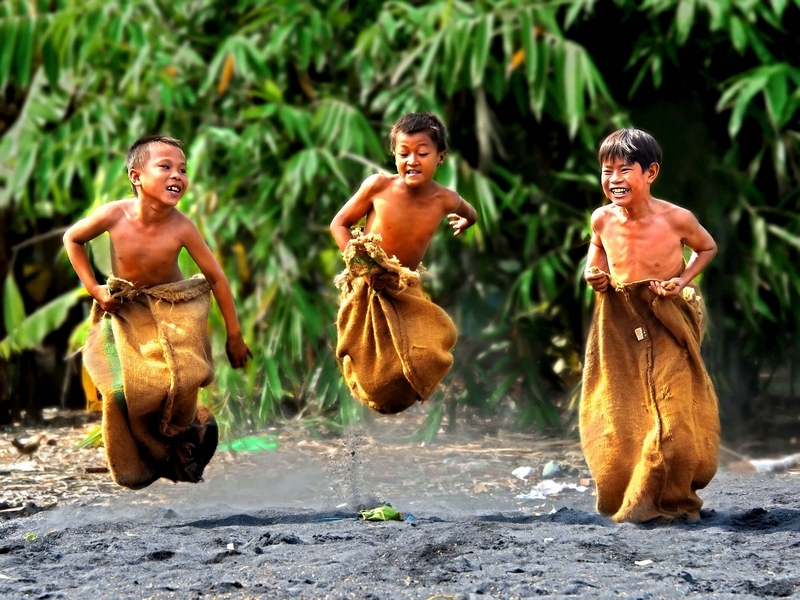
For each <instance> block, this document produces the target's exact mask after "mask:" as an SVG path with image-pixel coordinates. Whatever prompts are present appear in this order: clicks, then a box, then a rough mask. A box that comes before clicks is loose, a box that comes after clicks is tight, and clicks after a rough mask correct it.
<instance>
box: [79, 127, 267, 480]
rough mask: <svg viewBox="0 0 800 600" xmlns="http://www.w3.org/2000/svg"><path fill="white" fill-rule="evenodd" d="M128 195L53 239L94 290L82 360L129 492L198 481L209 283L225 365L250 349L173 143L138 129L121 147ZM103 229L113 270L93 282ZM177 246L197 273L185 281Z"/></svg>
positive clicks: (206, 442)
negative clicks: (195, 215)
mask: <svg viewBox="0 0 800 600" xmlns="http://www.w3.org/2000/svg"><path fill="white" fill-rule="evenodd" d="M127 170H128V178H129V180H130V182H131V186H132V188H133V194H134V198H132V199H128V200H118V201H116V202H110V203H108V204H105V205H103V206H100V207H99V208H97V209H96V210H94V211H93V212H92V213H91V214H89V215H88V216H87V217H86V218H84V219H81V220H80V221H78V222H77V223H75V224H74V225H73V226H72V227H70V228H69V229H68V230H67V232H66V233H65V234H64V247H65V249H66V252H67V255H68V256H69V260H70V262H71V263H72V266H73V268H74V269H75V272H76V273H77V274H78V277H79V278H80V280H81V282H82V283H83V285H84V286H85V287H86V289H87V291H88V292H89V294H91V296H92V297H93V298H94V300H95V301H94V304H93V306H92V316H91V321H92V323H91V326H90V330H89V332H88V334H87V339H86V344H85V346H84V349H83V359H84V366H85V367H86V369H87V371H88V373H89V375H90V376H91V377H92V380H93V382H94V384H95V385H96V386H97V388H98V391H99V392H100V393H101V395H102V396H103V438H104V442H105V447H106V454H107V456H108V460H109V465H110V468H111V472H112V475H113V476H114V479H115V481H116V482H117V483H119V484H120V485H124V486H127V487H131V488H133V489H139V488H142V487H145V486H147V485H149V484H150V483H152V482H153V481H155V480H156V479H158V478H159V477H166V478H168V479H172V480H173V481H192V482H197V481H199V480H200V478H201V476H202V471H203V469H204V468H205V465H206V464H207V463H208V461H209V460H210V459H211V456H212V455H213V453H214V450H215V448H216V442H217V431H216V424H215V422H214V418H213V415H211V413H209V412H208V411H207V410H206V409H205V408H204V407H202V406H198V405H197V392H198V389H199V388H200V387H202V386H204V385H208V384H209V383H210V382H211V381H212V379H213V377H214V368H213V363H212V360H211V348H210V344H209V339H208V333H207V320H208V309H209V305H210V300H209V294H208V292H209V291H211V292H212V293H213V294H214V297H215V298H216V300H217V303H218V305H219V308H220V312H221V313H222V317H223V319H224V321H225V327H226V330H227V342H226V344H225V350H226V353H227V355H228V358H229V360H230V363H231V365H232V366H233V367H234V368H240V367H243V366H245V364H246V363H247V360H248V358H249V357H251V356H252V353H251V352H250V349H249V348H248V347H247V345H246V344H245V342H244V339H243V338H242V333H241V329H240V326H239V320H238V317H237V315H236V308H235V306H234V301H233V295H232V293H231V288H230V285H229V283H228V280H227V278H226V277H225V274H224V273H223V272H222V268H221V267H220V265H219V263H218V262H217V260H216V258H214V255H213V254H212V252H211V250H210V249H209V247H208V246H207V245H206V243H205V241H204V240H203V238H202V237H201V235H200V232H199V231H198V229H197V227H196V226H195V225H194V224H193V223H192V222H191V221H190V220H189V219H188V218H187V217H186V216H185V215H184V214H183V213H181V212H180V211H179V210H178V209H177V208H176V205H177V204H178V202H179V201H180V199H181V198H182V197H183V195H184V194H185V193H186V188H187V187H188V185H189V179H188V176H187V174H186V159H185V157H184V154H183V151H182V150H181V142H180V141H178V140H176V139H174V138H170V137H165V136H146V137H143V138H141V139H139V140H137V141H136V142H135V143H134V144H133V145H132V146H131V148H130V150H129V151H128V157H127ZM105 232H108V234H109V238H110V248H111V269H112V272H113V275H112V276H111V277H110V278H109V280H108V284H107V285H101V284H99V283H98V282H97V280H96V279H95V274H94V272H93V270H92V267H91V265H90V263H89V256H88V253H87V251H86V246H85V245H86V243H87V242H89V241H90V240H92V239H94V238H96V237H98V236H99V235H101V234H103V233H105ZM183 248H185V249H186V250H187V252H188V253H189V255H190V256H191V257H192V259H194V261H195V263H197V266H198V267H199V268H200V270H201V271H202V273H203V276H196V277H193V278H192V279H189V280H187V279H185V278H184V276H183V273H181V270H180V268H179V267H178V256H179V254H180V252H181V250H182V249H183Z"/></svg>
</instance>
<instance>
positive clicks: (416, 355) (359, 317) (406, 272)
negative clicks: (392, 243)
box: [335, 234, 458, 414]
mask: <svg viewBox="0 0 800 600" xmlns="http://www.w3.org/2000/svg"><path fill="white" fill-rule="evenodd" d="M380 243H381V236H380V235H377V234H367V235H364V236H360V237H358V238H356V239H353V240H351V241H350V242H349V243H348V245H347V247H346V248H345V251H344V253H343V257H344V261H345V265H346V267H345V269H344V271H343V272H342V273H341V274H339V275H338V276H337V277H336V280H335V283H336V287H338V288H339V290H340V292H341V296H340V305H339V314H338V316H337V322H336V324H337V330H338V341H337V344H336V357H337V359H339V361H340V364H341V368H342V373H343V375H344V379H345V381H346V382H347V385H348V387H349V388H350V391H351V392H352V393H353V395H354V396H355V397H356V398H358V399H359V400H361V401H362V402H364V403H365V404H367V405H368V406H369V407H370V408H372V409H374V410H376V411H378V412H381V413H388V414H393V413H397V412H400V411H403V410H405V409H406V408H408V407H409V406H411V405H412V404H414V402H416V401H417V400H420V401H424V400H427V399H428V398H429V397H430V396H431V394H433V392H434V390H435V389H436V386H438V385H439V382H440V381H441V380H442V378H443V377H444V376H445V375H447V372H448V371H449V370H450V367H451V366H452V365H453V355H452V354H451V353H450V351H451V350H452V348H453V347H454V346H455V344H456V339H457V337H458V336H457V332H456V327H455V325H454V324H453V321H452V320H451V319H450V317H449V316H448V315H447V313H446V312H445V311H444V310H442V309H441V308H440V307H438V306H436V304H434V303H433V302H431V300H430V299H429V298H428V297H427V296H426V295H425V294H424V292H423V291H422V284H421V282H420V273H419V272H418V271H411V270H410V269H408V268H406V267H404V266H402V265H401V264H400V262H399V261H398V260H397V259H396V258H395V257H391V258H389V257H388V256H386V253H385V252H384V251H383V250H382V249H381V247H380Z"/></svg>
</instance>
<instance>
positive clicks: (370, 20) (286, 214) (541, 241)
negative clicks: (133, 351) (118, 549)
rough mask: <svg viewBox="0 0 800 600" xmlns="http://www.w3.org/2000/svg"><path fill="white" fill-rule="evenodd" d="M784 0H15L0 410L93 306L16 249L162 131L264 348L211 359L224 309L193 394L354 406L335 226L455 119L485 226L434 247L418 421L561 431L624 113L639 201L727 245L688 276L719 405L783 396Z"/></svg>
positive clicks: (246, 417)
mask: <svg viewBox="0 0 800 600" xmlns="http://www.w3.org/2000/svg"><path fill="white" fill-rule="evenodd" d="M798 12H800V0H770V1H768V2H765V1H760V0H614V1H613V2H596V1H595V0H564V1H552V2H543V1H524V0H483V1H478V2H462V1H456V0H433V1H431V2H404V1H386V2H382V1H378V0H360V1H357V2H356V1H351V2H347V1H343V0H331V1H328V2H324V1H311V0H291V1H288V0H280V1H273V2H268V3H267V2H261V1H259V0H231V1H230V2H227V3H220V2H216V1H214V0H175V1H173V2H169V3H168V2H163V1H161V0H134V1H130V2H124V3H123V2H116V1H110V0H7V1H6V2H5V3H3V4H2V5H0V51H1V52H2V54H0V90H2V92H3V93H2V96H1V97H0V135H2V137H1V138H0V157H2V162H0V221H2V223H0V225H2V231H3V239H2V243H0V276H2V277H4V279H5V286H4V288H3V312H4V328H5V334H6V335H7V337H6V338H5V340H4V341H3V342H2V343H0V355H2V357H3V358H4V360H5V361H6V363H5V365H4V366H3V368H2V369H0V370H2V373H0V402H6V403H8V402H10V398H12V397H13V395H14V393H15V386H19V385H21V384H20V383H19V381H20V377H19V374H18V372H19V369H17V367H15V365H18V364H19V360H20V357H21V356H25V354H26V353H30V352H32V351H33V350H34V349H36V348H41V347H42V345H43V344H47V342H48V340H50V339H51V338H52V336H53V335H54V334H55V333H56V332H58V330H59V328H68V329H69V330H70V331H71V330H72V328H73V327H74V323H73V322H72V321H71V320H70V319H69V318H68V317H69V315H70V314H74V312H75V311H76V310H84V311H85V309H86V306H87V304H86V302H87V300H86V299H85V294H81V293H80V291H79V290H75V286H76V284H77V278H75V277H74V275H73V274H72V273H71V272H70V270H69V268H68V266H65V262H64V257H63V255H57V254H56V258H55V259H54V258H52V256H48V257H47V259H46V260H44V261H43V260H42V256H41V254H42V252H43V251H41V250H32V248H34V247H38V246H43V245H44V246H46V241H47V240H50V239H51V238H52V237H54V236H55V235H56V234H57V233H58V232H59V231H60V230H61V228H63V227H64V226H66V225H68V224H70V223H71V222H74V220H76V219H77V218H79V217H81V216H82V215H84V214H86V212H87V211H89V210H90V209H91V208H92V207H94V206H96V205H97V204H98V203H101V202H104V201H108V200H111V199H116V198H120V197H124V196H126V195H127V194H128V185H127V180H126V177H125V174H124V155H125V152H126V149H127V147H128V146H129V144H130V143H131V142H132V141H133V140H134V139H136V138H137V137H139V136H140V135H142V134H144V133H148V132H153V133H155V132H160V133H164V134H168V135H173V136H176V137H180V138H182V139H184V140H186V142H187V146H186V153H187V157H188V163H189V169H190V177H191V181H192V184H191V188H190V190H189V192H188V193H187V195H186V197H185V198H184V200H183V202H182V205H181V208H182V209H183V210H184V211H185V212H186V213H187V214H189V216H190V217H191V218H192V219H193V220H194V221H195V222H196V223H197V224H198V226H199V227H200V229H201V231H202V232H203V234H204V235H205V237H206V239H207V240H208V242H209V244H210V245H211V247H212V249H213V250H214V252H215V253H216V255H217V256H218V258H219V260H220V262H221V263H222V265H223V267H224V268H225V270H226V273H227V274H228V276H229V278H230V280H231V283H232V286H233V289H234V293H235V296H236V298H237V304H238V309H239V314H240V318H241V320H242V325H243V329H244V332H245V336H246V339H247V340H248V341H249V343H250V345H251V347H252V348H253V349H254V350H255V354H256V356H255V360H254V361H252V364H251V365H250V366H249V367H248V369H247V370H245V371H233V370H232V369H230V368H229V367H228V366H227V364H226V361H225V359H224V352H223V337H222V336H223V332H224V329H223V324H222V322H221V318H220V317H219V315H218V313H216V312H215V313H214V314H213V317H212V331H213V336H214V347H215V351H216V352H217V353H218V355H217V357H216V358H217V361H216V362H217V365H218V378H217V382H216V384H215V385H214V386H213V387H212V388H211V389H210V390H208V392H207V393H206V397H205V401H206V402H207V403H208V404H210V405H211V406H212V407H213V408H214V409H215V410H216V411H218V413H219V415H220V417H221V419H222V421H223V423H224V424H225V426H226V427H228V428H232V429H237V430H239V429H250V430H258V429H260V428H263V427H264V426H265V425H267V424H269V423H271V422H272V421H273V420H275V419H276V418H282V417H286V416H298V417H303V418H306V419H325V420H326V422H327V423H328V424H330V425H333V424H335V423H342V422H346V421H347V420H348V419H350V418H354V417H357V416H358V412H359V411H358V407H356V406H355V405H354V404H353V403H352V401H350V400H349V398H348V396H347V393H346V391H345V390H344V389H343V387H342V385H341V382H340V377H339V373H338V370H337V366H336V363H335V360H334V358H333V352H332V349H333V344H334V342H335V330H334V327H333V323H334V318H335V310H336V296H335V290H334V289H333V285H332V280H333V277H334V275H335V274H336V273H337V272H338V270H339V269H340V268H341V266H342V265H341V261H340V256H339V253H338V250H337V248H336V246H335V244H334V243H333V240H332V239H331V237H330V235H329V232H328V229H327V226H328V223H329V222H330V220H331V218H332V217H333V215H334V214H335V212H336V211H337V210H338V208H339V207H340V206H341V205H342V204H343V203H344V202H345V201H346V200H347V199H348V198H349V196H350V195H351V194H352V193H353V192H354V191H355V190H356V189H357V187H358V185H359V183H360V182H361V180H363V179H364V178H365V177H366V176H367V175H369V174H370V173H373V172H375V171H376V170H380V169H384V170H387V171H391V170H393V166H392V161H391V157H390V156H389V154H388V144H387V140H386V134H387V132H388V130H389V128H390V126H391V124H392V122H393V121H394V120H395V119H397V118H398V117H400V116H401V115H402V114H404V113H406V112H409V111H418V110H434V111H436V112H437V113H439V114H440V115H442V117H443V118H444V119H445V121H446V123H447V125H448V127H449V130H450V142H451V148H452V150H451V152H450V154H449V157H448V159H447V161H446V162H445V165H444V166H443V167H442V168H441V169H440V171H439V174H438V176H437V177H438V179H439V181H441V182H442V183H444V184H445V185H448V186H453V187H455V188H456V189H457V190H458V191H459V193H460V194H461V195H462V196H464V197H465V198H467V199H468V200H469V201H470V202H471V203H472V204H473V205H475V206H476V208H477V209H478V211H479V218H480V220H479V225H478V226H477V227H475V228H473V229H472V230H470V232H469V233H468V235H466V236H465V237H463V238H459V239H452V238H451V236H449V235H448V233H447V232H446V230H445V228H444V227H443V231H442V232H441V234H440V235H438V236H437V238H436V239H435V241H434V243H433V244H432V246H431V249H430V251H429V254H428V255H427V257H426V259H425V262H426V265H427V267H428V269H429V273H430V278H429V280H428V290H429V291H430V293H431V294H432V296H433V298H434V300H435V301H436V302H437V303H439V304H440V305H442V306H443V307H444V308H445V309H446V310H448V312H449V313H450V314H451V315H452V316H453V317H454V319H455V321H456V323H457V325H458V326H459V329H460V332H461V337H460V340H459V344H458V347H457V349H456V363H455V365H456V366H455V367H454V370H453V372H452V373H451V374H450V375H449V376H448V378H447V379H446V380H445V382H444V388H443V392H442V393H441V394H440V395H439V396H438V398H437V399H435V400H434V401H433V402H432V408H431V411H430V417H429V421H428V430H427V435H431V434H432V433H433V432H435V431H436V430H437V429H438V427H439V425H440V422H441V420H442V419H443V418H444V416H445V415H447V414H449V415H450V417H451V418H450V421H449V422H450V423H451V424H452V423H454V422H455V420H454V419H453V418H452V417H453V416H454V415H455V414H456V413H457V411H458V410H459V407H462V406H469V407H472V408H474V409H475V410H476V411H478V412H479V413H480V414H485V415H493V414H498V413H499V414H503V415H510V417H511V419H513V420H514V422H515V423H516V425H518V426H520V427H530V426H532V425H533V424H536V425H538V426H539V427H549V426H562V425H569V423H570V419H571V418H572V413H571V412H570V408H571V407H573V408H574V402H575V400H576V399H577V398H578V397H579V387H578V382H579V379H580V369H581V360H582V348H583V339H584V335H585V331H586V329H587V327H588V323H589V318H590V309H591V302H592V297H591V293H590V291H589V290H587V288H586V286H585V285H584V284H583V282H582V279H581V272H582V261H583V258H584V255H585V252H586V243H587V241H588V220H589V215H590V214H591V211H592V209H593V208H595V207H596V206H598V205H599V204H600V203H601V202H602V201H603V198H602V193H601V192H600V189H599V184H598V177H597V172H598V167H597V164H596V159H595V152H596V148H597V146H598V144H599V142H600V141H601V140H602V138H603V137H604V136H605V135H606V134H608V133H610V132H611V131H613V130H614V129H616V128H618V127H620V126H628V125H634V126H638V127H642V128H644V129H647V130H649V131H650V132H652V133H653V134H654V135H655V136H656V137H657V138H658V139H659V140H660V141H661V143H662V146H663V147H664V151H665V161H664V165H663V167H662V174H661V176H660V178H659V180H658V181H657V183H656V187H655V189H654V193H655V194H656V195H658V196H660V197H663V198H666V199H669V200H671V201H674V202H676V203H678V204H681V205H683V206H686V207H688V208H690V209H692V210H693V211H694V212H695V213H696V214H697V216H698V217H699V219H700V220H701V222H702V223H703V224H704V225H705V226H706V227H707V228H708V229H709V231H710V232H711V233H712V235H714V237H715V238H716V239H717V241H718V243H719V246H720V253H719V255H718V256H717V258H716V259H715V261H714V263H713V264H712V266H711V267H710V268H709V269H708V270H707V272H706V273H705V274H704V276H703V279H702V282H701V283H702V286H703V288H704V291H705V295H706V298H707V302H708V306H709V309H710V317H711V319H710V330H709V331H710V334H709V339H708V342H707V345H706V354H707V358H708V366H709V368H710V371H711V373H712V376H713V377H714V379H715V382H716V383H717V387H718V392H719V394H720V398H721V403H722V409H723V416H725V417H727V418H730V419H740V418H742V417H746V416H747V414H748V411H749V410H750V409H751V406H752V402H753V400H754V399H756V398H759V397H762V396H764V395H765V394H775V393H780V394H783V395H786V396H793V395H794V379H795V364H796V359H795V358H794V353H795V348H796V346H797V328H796V322H797V317H798V314H800V313H799V311H800V309H798V306H800V303H798V294H799V292H800V278H799V277H798V271H797V269H798V267H797V264H798V261H797V252H798V249H799V248H800V237H798V236H799V235H800V222H798V216H797V212H798V211H797V209H798V181H799V180H800V164H798V153H797V150H798V140H799V139H800V137H799V136H800V128H799V127H798V125H799V124H798V107H800V69H798V67H797V66H796V65H797V64H798V56H799V54H800V52H799V51H798V50H799V45H798V43H797V41H796V36H794V35H792V33H791V31H789V30H788V26H787V23H789V22H791V21H792V20H793V19H794V20H796V19H797V18H798ZM40 241H41V243H40ZM51 241H52V240H51ZM37 252H38V254H37ZM45 254H46V253H45ZM51 254H53V252H51ZM95 256H96V257H98V260H97V261H96V262H97V266H98V269H99V270H100V271H102V269H103V266H102V264H101V263H102V261H101V260H100V257H101V256H102V251H98V252H96V253H95ZM184 262H185V264H184V265H183V266H184V267H185V271H186V272H188V273H191V272H193V271H192V269H193V266H192V265H191V262H190V261H184ZM43 271H46V273H45V274H44V275H43V274H42V272H43ZM76 307H81V308H80V309H78V308H76ZM2 333H3V332H0V334H2ZM77 339H78V340H79V336H78V338H77ZM75 344H79V341H78V342H73V346H74V345H75ZM15 361H16V362H15ZM15 377H16V379H15ZM337 415H338V416H337ZM331 417H333V418H331Z"/></svg>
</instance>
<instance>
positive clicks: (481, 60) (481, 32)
mask: <svg viewBox="0 0 800 600" xmlns="http://www.w3.org/2000/svg"><path fill="white" fill-rule="evenodd" d="M493 28H494V14H492V13H489V14H488V15H487V16H485V17H484V18H483V19H481V20H480V22H479V23H478V27H477V31H476V33H475V36H474V38H473V39H472V40H471V44H472V60H471V61H470V79H471V81H472V87H473V88H477V87H480V86H481V85H482V84H483V78H484V72H485V70H486V60H487V58H488V56H489V49H490V47H491V44H492V31H493Z"/></svg>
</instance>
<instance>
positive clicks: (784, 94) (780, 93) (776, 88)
mask: <svg viewBox="0 0 800 600" xmlns="http://www.w3.org/2000/svg"><path fill="white" fill-rule="evenodd" d="M788 96H789V84H788V82H787V80H786V73H785V71H783V70H782V69H781V70H779V71H777V72H775V73H773V74H772V76H771V77H770V78H769V80H768V82H767V86H766V87H765V88H764V100H765V101H766V105H767V112H768V113H769V115H770V118H771V120H772V122H773V124H774V126H775V127H776V128H777V129H781V128H783V126H784V125H785V124H786V121H787V116H785V111H784V109H785V107H786V102H787V100H788Z"/></svg>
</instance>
